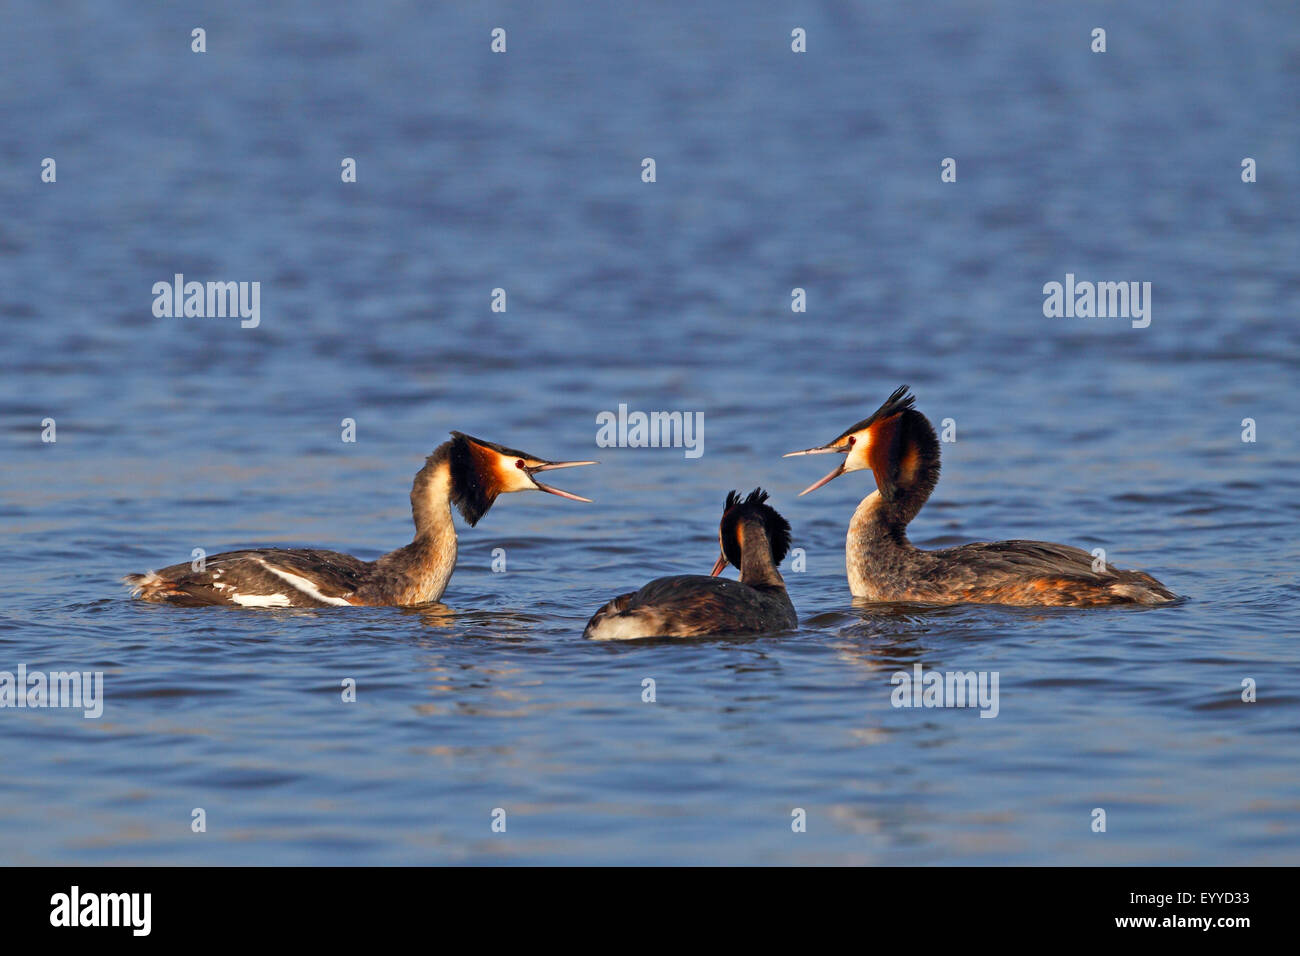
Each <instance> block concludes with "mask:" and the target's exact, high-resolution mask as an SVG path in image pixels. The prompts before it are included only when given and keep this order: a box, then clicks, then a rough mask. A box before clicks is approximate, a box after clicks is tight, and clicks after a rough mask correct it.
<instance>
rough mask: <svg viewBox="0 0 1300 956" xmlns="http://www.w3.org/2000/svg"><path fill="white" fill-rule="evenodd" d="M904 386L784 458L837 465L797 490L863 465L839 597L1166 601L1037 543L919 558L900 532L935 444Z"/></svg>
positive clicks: (1159, 592)
mask: <svg viewBox="0 0 1300 956" xmlns="http://www.w3.org/2000/svg"><path fill="white" fill-rule="evenodd" d="M914 402H915V398H914V397H913V396H912V395H910V394H908V390H907V386H906V385H904V386H902V387H901V388H899V389H898V390H897V391H895V392H894V394H893V395H890V396H889V400H888V401H886V402H885V404H883V405H881V406H880V408H878V409H877V410H876V411H875V413H873V414H872V415H871V417H869V418H866V419H863V420H862V421H860V422H858V423H857V424H856V425H854V426H852V427H851V428H849V429H848V430H846V431H845V432H844V433H843V434H841V435H840V436H839V437H838V438H836V439H835V440H834V441H832V442H831V443H830V444H827V445H822V446H821V447H820V448H809V449H807V450H806V451H795V452H791V453H790V454H789V455H786V456H785V457H787V458H789V457H791V456H792V455H822V454H831V453H838V454H842V455H844V456H845V459H844V461H843V462H842V463H841V464H840V466H839V467H838V468H836V469H835V470H834V471H832V472H831V473H830V474H829V475H827V476H826V477H825V478H823V479H822V480H821V481H818V482H816V483H814V484H812V485H810V486H809V487H807V488H805V489H804V490H803V491H801V492H800V493H799V494H800V495H806V494H808V492H810V491H815V490H816V489H818V488H820V487H821V486H822V485H824V484H826V483H827V482H829V481H831V480H832V479H833V478H836V477H838V476H840V475H842V474H845V473H846V472H850V471H858V470H860V469H863V468H870V469H871V471H872V473H873V474H874V475H875V478H876V488H877V490H876V491H873V492H872V493H871V494H869V495H867V497H866V498H864V499H862V503H861V504H860V505H858V509H857V511H855V512H854V513H853V520H852V521H851V522H849V535H848V543H847V545H846V547H845V556H846V558H847V561H848V575H849V590H850V591H852V592H853V596H854V597H860V598H865V599H867V600H869V601H905V602H919V603H927V604H961V603H971V604H1015V605H1021V606H1033V605H1059V606H1070V607H1088V606H1096V605H1106V604H1165V603H1168V602H1169V601H1172V600H1174V599H1175V597H1176V595H1175V594H1174V593H1173V592H1172V591H1170V590H1169V589H1168V588H1166V587H1165V586H1164V585H1163V584H1161V583H1160V582H1159V581H1157V580H1156V579H1155V578H1153V577H1151V575H1149V574H1145V573H1143V572H1142V571H1121V570H1119V569H1117V568H1111V567H1109V566H1105V567H1104V568H1103V569H1102V570H1094V568H1093V564H1094V561H1093V556H1092V555H1091V554H1089V553H1088V552H1087V551H1081V550H1080V549H1078V548H1071V547H1068V546H1067V545H1063V544H1048V543H1046V542H1042V541H996V542H987V543H979V544H965V545H961V546H960V547H956V548H945V549H943V550H941V551H922V550H920V549H919V548H917V547H915V546H914V545H913V544H912V543H911V542H910V541H908V540H907V525H908V522H910V521H911V520H912V519H913V518H915V517H916V514H917V512H919V511H920V510H921V506H922V505H924V504H925V502H926V499H927V498H929V497H930V492H932V491H933V490H934V486H935V484H936V483H937V482H938V481H939V441H938V439H937V438H936V437H935V434H934V428H932V427H931V425H930V423H929V421H927V420H926V417H925V416H924V415H922V414H921V413H920V412H918V411H916V409H914V408H913V407H912V405H913V403H914Z"/></svg>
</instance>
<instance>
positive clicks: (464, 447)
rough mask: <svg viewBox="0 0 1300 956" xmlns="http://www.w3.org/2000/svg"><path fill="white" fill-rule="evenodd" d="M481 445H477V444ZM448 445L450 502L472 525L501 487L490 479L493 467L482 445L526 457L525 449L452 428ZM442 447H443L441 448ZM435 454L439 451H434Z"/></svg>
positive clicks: (495, 498) (512, 455) (476, 522)
mask: <svg viewBox="0 0 1300 956" xmlns="http://www.w3.org/2000/svg"><path fill="white" fill-rule="evenodd" d="M476 444H477V445H478V446H480V449H475V447H474V446H475V445H476ZM442 447H443V448H446V449H447V460H448V464H449V465H450V467H451V503H452V504H454V505H455V506H456V509H457V510H458V511H459V512H460V515H461V517H462V518H464V519H465V523H466V524H468V525H469V526H470V527H471V528H472V527H474V525H476V524H478V522H479V519H480V518H482V517H483V516H484V515H485V514H487V513H488V509H489V508H491V507H492V502H494V501H496V500H497V494H498V489H497V488H496V486H495V484H494V483H493V482H492V481H491V479H490V477H489V475H490V474H491V472H490V470H489V469H488V468H487V467H485V466H486V465H487V462H486V461H485V459H484V456H483V453H482V451H481V449H482V448H490V449H492V450H493V451H496V452H500V453H501V454H503V455H508V456H511V457H515V458H524V457H526V456H525V455H524V453H523V452H519V451H515V450H513V449H510V448H506V447H505V446H504V445H497V444H495V443H494V442H489V441H483V440H482V439H479V438H474V437H472V436H470V435H466V434H464V433H463V432H452V433H451V441H449V442H447V443H446V444H445V445H443V446H442ZM441 450H442V449H441V448H440V449H439V451H441ZM434 454H435V455H436V454H437V452H435V453H434Z"/></svg>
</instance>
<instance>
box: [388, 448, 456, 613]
mask: <svg viewBox="0 0 1300 956" xmlns="http://www.w3.org/2000/svg"><path fill="white" fill-rule="evenodd" d="M411 516H412V517H413V518H414V520H415V540H414V541H412V542H411V543H410V544H408V545H407V546H406V547H404V548H398V549H397V550H396V551H392V552H390V553H388V554H386V555H384V556H383V557H382V558H380V559H379V560H378V561H377V562H375V565H376V581H375V584H376V586H377V587H379V588H382V589H383V590H384V591H385V592H386V593H387V596H388V598H389V600H390V601H391V603H393V604H401V605H412V604H426V603H428V602H429V601H437V600H438V599H439V598H441V597H442V595H443V592H444V591H446V590H447V582H448V581H449V580H451V572H452V571H453V570H454V569H455V567H456V526H455V525H454V524H453V523H452V520H451V469H450V466H449V465H448V463H447V460H446V458H445V457H443V458H441V459H435V458H430V459H429V461H428V462H427V463H426V464H425V466H424V467H423V468H421V469H420V471H419V473H418V474H417V475H416V476H415V482H414V483H413V484H412V485H411Z"/></svg>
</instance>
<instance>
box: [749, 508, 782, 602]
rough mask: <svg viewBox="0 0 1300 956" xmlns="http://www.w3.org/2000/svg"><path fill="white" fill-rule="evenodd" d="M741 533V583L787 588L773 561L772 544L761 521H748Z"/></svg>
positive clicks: (752, 585)
mask: <svg viewBox="0 0 1300 956" xmlns="http://www.w3.org/2000/svg"><path fill="white" fill-rule="evenodd" d="M738 530H739V531H740V581H741V583H742V584H748V585H749V586H750V587H760V586H766V587H779V588H784V587H785V579H783V578H782V577H781V572H780V571H778V570H777V569H776V564H775V562H773V561H772V544H771V542H770V541H768V539H767V529H765V528H764V527H763V523H762V522H761V521H746V522H744V524H742V525H741V526H740V528H739V529H738Z"/></svg>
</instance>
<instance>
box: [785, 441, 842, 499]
mask: <svg viewBox="0 0 1300 956" xmlns="http://www.w3.org/2000/svg"><path fill="white" fill-rule="evenodd" d="M852 447H853V446H852V445H850V444H849V443H848V442H844V443H843V444H840V445H836V444H834V443H832V444H830V445H822V446H821V447H820V448H805V449H804V450H803V451H792V452H790V453H789V454H787V455H782V456H781V457H782V458H793V457H795V456H796V455H830V454H837V455H847V454H848V453H849V449H850V448H852ZM847 461H848V459H847V458H846V459H845V460H844V461H842V462H840V463H839V466H838V467H837V468H836V469H835V470H834V471H832V472H831V473H830V474H829V475H827V476H826V477H825V478H823V479H822V480H821V481H815V482H813V483H812V484H811V485H809V486H808V487H807V488H805V489H804V490H803V491H801V492H799V495H798V497H800V498H802V497H803V496H804V495H806V494H808V492H810V491H816V490H817V489H818V488H820V487H821V486H822V485H824V484H827V483H828V482H830V481H832V480H833V479H835V478H838V477H839V476H840V475H842V474H844V464H845V462H847Z"/></svg>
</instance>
